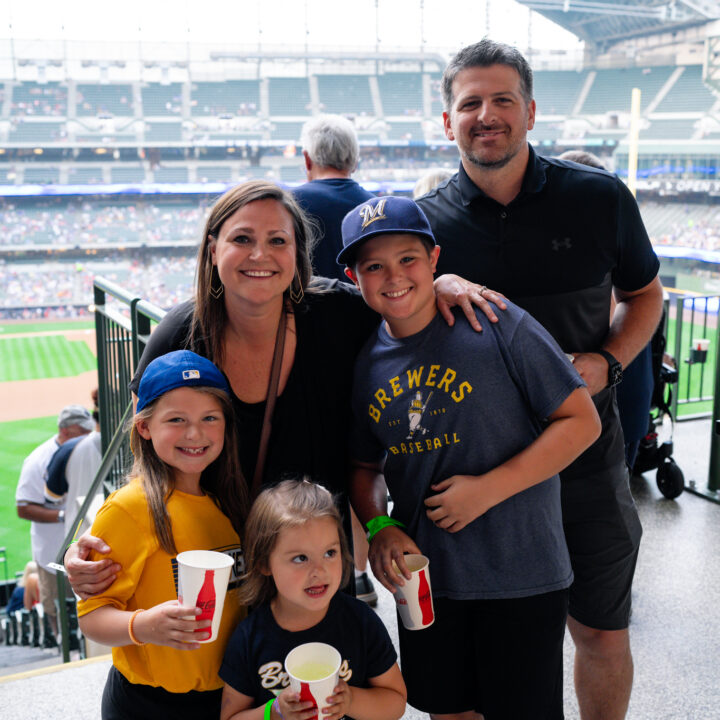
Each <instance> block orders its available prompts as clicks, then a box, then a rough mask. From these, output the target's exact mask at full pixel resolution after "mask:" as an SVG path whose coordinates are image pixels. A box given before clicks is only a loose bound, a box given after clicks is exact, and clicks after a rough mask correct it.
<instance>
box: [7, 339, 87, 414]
mask: <svg viewBox="0 0 720 720" xmlns="http://www.w3.org/2000/svg"><path fill="white" fill-rule="evenodd" d="M38 335H63V336H65V337H66V338H67V339H68V340H71V341H72V340H75V341H77V340H81V341H84V342H86V343H87V344H88V347H89V348H90V350H91V351H92V353H93V354H94V355H97V352H96V348H95V331H94V330H57V331H51V332H47V333H13V334H11V335H3V338H11V337H37V336H38ZM97 384H98V381H97V371H96V370H92V371H90V372H85V373H82V374H80V375H75V376H73V377H64V378H45V379H42V380H18V381H16V382H5V383H0V398H1V400H0V422H7V421H9V420H29V419H32V418H37V417H46V416H48V415H57V414H58V413H59V412H60V410H62V409H63V407H65V406H66V405H70V404H72V403H77V404H79V405H84V406H85V407H87V408H90V407H91V406H92V401H91V399H90V393H91V391H92V390H93V389H94V388H96V387H97Z"/></svg>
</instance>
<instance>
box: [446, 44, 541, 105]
mask: <svg viewBox="0 0 720 720" xmlns="http://www.w3.org/2000/svg"><path fill="white" fill-rule="evenodd" d="M491 65H507V66H508V67H511V68H512V69H513V70H515V71H516V72H517V74H518V75H519V76H520V92H521V94H522V97H523V100H525V103H526V104H527V105H529V104H530V103H531V102H532V99H533V73H532V69H531V68H530V65H529V64H528V61H527V60H526V59H525V58H524V56H523V54H522V53H521V52H520V51H519V50H518V49H517V48H514V47H512V46H511V45H506V44H505V43H500V42H495V41H493V40H490V38H483V39H482V40H480V42H476V43H475V44H474V45H468V46H467V47H464V48H463V49H462V50H460V51H459V52H458V53H457V54H456V55H455V56H454V57H453V58H452V59H451V60H450V62H449V63H448V64H447V67H446V68H445V72H443V76H442V98H443V105H444V106H445V112H447V113H449V112H450V111H451V110H452V104H453V89H452V86H453V82H454V81H455V78H456V77H457V75H458V73H459V72H462V71H463V70H467V68H472V67H490V66H491Z"/></svg>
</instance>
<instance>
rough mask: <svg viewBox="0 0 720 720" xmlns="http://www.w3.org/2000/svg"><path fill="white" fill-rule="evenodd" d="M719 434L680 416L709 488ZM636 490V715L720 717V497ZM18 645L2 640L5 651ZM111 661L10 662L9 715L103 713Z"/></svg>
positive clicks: (693, 475)
mask: <svg viewBox="0 0 720 720" xmlns="http://www.w3.org/2000/svg"><path fill="white" fill-rule="evenodd" d="M709 443H710V421H709V420H699V421H692V422H686V423H681V424H678V425H677V426H676V429H675V455H674V457H675V459H676V461H677V462H678V464H679V465H680V467H681V468H682V470H683V472H684V473H685V478H686V482H687V481H690V480H695V481H696V483H697V486H698V488H701V489H704V488H705V487H706V485H707V468H708V462H709ZM632 490H633V494H634V496H635V499H636V502H637V505H638V508H639V511H640V516H641V519H642V523H643V527H644V535H643V540H642V545H641V551H640V557H639V560H638V568H637V573H636V576H635V584H634V590H633V615H632V624H631V641H632V647H633V653H634V657H635V684H634V688H633V695H632V699H631V702H630V710H629V713H628V719H629V720H713V719H715V718H720V683H719V682H718V667H719V666H720V612H718V608H720V505H717V504H715V503H712V502H709V501H708V500H705V499H703V498H700V497H697V496H695V495H692V494H690V493H687V492H686V493H683V494H682V495H681V496H680V497H679V498H678V499H677V500H675V501H670V500H666V499H665V498H663V497H662V495H661V494H660V492H659V491H658V489H657V486H656V484H655V472H654V471H651V472H648V473H646V474H645V475H644V476H643V477H639V478H633V481H632ZM378 593H379V595H380V600H379V603H378V613H379V614H380V616H381V617H382V619H383V620H384V622H385V624H386V625H387V626H388V628H389V629H390V633H391V636H392V637H393V640H394V641H395V642H397V631H396V626H395V611H394V603H393V601H392V598H391V597H390V593H388V592H386V591H384V590H382V589H379V590H378ZM9 650H10V649H8V648H6V647H5V646H0V657H1V656H2V654H3V653H4V652H8V651H9ZM572 658H573V646H572V641H571V640H570V639H569V638H566V641H565V712H566V717H567V718H568V720H575V719H576V718H579V714H578V710H577V703H576V701H575V693H574V690H573V685H572ZM45 661H46V662H47V660H45ZM0 665H2V663H1V662H0ZM27 667H29V666H25V667H24V668H23V669H26V668H27ZM108 667H109V661H107V660H99V661H98V660H96V661H87V662H84V663H80V664H77V665H73V666H70V667H65V668H57V667H54V668H52V670H50V669H48V668H44V669H39V670H36V671H33V672H32V673H30V674H28V673H25V674H24V675H22V676H13V675H7V673H8V672H12V671H13V668H8V667H6V668H4V669H3V670H2V671H0V672H1V673H2V674H4V675H5V677H0V701H1V706H2V708H3V716H4V717H9V718H13V719H14V720H25V719H28V720H30V719H34V718H38V719H40V718H42V719H43V720H47V718H66V717H72V718H73V720H97V718H98V717H99V716H100V712H99V707H100V696H101V694H102V688H103V685H104V682H105V676H106V675H107V670H108ZM35 672H37V673H40V674H39V675H35V674H34V673H35ZM448 692H452V688H448ZM421 717H425V716H424V714H423V713H420V712H418V711H416V710H414V709H413V708H410V707H408V710H407V712H406V713H405V718H406V719H407V720H419V718H421ZM512 720H516V719H512Z"/></svg>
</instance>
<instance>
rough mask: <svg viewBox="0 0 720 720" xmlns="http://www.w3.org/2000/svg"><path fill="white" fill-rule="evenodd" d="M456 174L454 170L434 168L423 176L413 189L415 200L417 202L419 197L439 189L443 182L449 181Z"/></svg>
mask: <svg viewBox="0 0 720 720" xmlns="http://www.w3.org/2000/svg"><path fill="white" fill-rule="evenodd" d="M454 174H455V173H454V172H453V171H452V170H447V169H446V168H433V169H432V170H429V171H428V172H426V173H425V174H424V175H422V176H421V177H420V178H419V179H418V181H417V182H416V183H415V187H414V188H413V200H417V199H418V198H419V197H422V196H423V195H426V194H427V193H429V192H430V191H431V190H432V189H433V188H434V187H437V186H438V185H439V184H440V183H441V182H445V180H449V179H450V178H451V177H452V176H453V175H454Z"/></svg>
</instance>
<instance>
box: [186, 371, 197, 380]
mask: <svg viewBox="0 0 720 720" xmlns="http://www.w3.org/2000/svg"><path fill="white" fill-rule="evenodd" d="M199 377H200V371H199V370H183V380H197V379H198V378H199Z"/></svg>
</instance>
